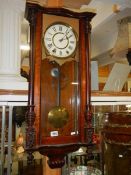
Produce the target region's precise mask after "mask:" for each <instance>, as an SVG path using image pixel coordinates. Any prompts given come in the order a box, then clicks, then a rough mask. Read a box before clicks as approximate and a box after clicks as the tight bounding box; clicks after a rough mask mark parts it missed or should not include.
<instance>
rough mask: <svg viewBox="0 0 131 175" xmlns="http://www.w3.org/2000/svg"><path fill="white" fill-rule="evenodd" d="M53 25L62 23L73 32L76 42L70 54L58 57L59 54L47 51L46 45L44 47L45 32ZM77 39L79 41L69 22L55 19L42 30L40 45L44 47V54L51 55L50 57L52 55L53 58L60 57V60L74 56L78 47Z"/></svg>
mask: <svg viewBox="0 0 131 175" xmlns="http://www.w3.org/2000/svg"><path fill="white" fill-rule="evenodd" d="M54 25H64V26H66V27H68V28H71V30H72V33H73V34H74V36H75V39H76V43H75V45H76V46H75V49H74V51H73V52H72V53H71V54H69V55H68V56H63V57H60V56H56V55H53V54H52V53H51V52H49V50H48V49H47V47H46V45H45V40H44V37H45V33H46V32H47V30H48V29H49V28H50V27H52V26H54ZM78 41H79V39H78V34H77V32H76V31H75V29H74V28H73V27H72V26H71V25H70V24H68V23H65V22H62V21H57V22H53V23H51V24H50V25H49V26H48V27H47V28H46V30H45V31H44V32H43V34H42V46H43V47H44V51H45V54H46V55H47V56H52V57H54V58H57V59H62V60H64V59H67V58H74V57H75V55H76V51H77V48H78Z"/></svg>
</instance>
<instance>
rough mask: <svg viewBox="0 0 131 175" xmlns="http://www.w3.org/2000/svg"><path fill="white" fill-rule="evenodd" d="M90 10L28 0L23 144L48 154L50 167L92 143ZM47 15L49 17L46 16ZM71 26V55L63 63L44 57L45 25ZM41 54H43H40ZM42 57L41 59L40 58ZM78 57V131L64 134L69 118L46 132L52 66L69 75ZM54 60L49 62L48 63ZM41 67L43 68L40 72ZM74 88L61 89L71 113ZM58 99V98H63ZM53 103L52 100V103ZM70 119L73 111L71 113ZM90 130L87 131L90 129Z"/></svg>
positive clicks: (50, 99) (52, 100) (51, 100)
mask: <svg viewBox="0 0 131 175" xmlns="http://www.w3.org/2000/svg"><path fill="white" fill-rule="evenodd" d="M94 15H95V14H94V13H92V12H81V13H78V12H75V11H70V10H68V9H64V8H44V7H41V6H39V5H36V4H31V3H27V7H26V18H27V19H28V21H29V24H30V47H31V50H30V84H29V102H28V107H29V108H28V112H27V129H26V147H27V150H28V151H29V150H31V151H33V150H39V152H40V153H41V154H43V155H46V156H48V157H49V161H48V164H49V166H50V167H51V168H59V167H62V166H63V165H64V157H65V155H66V154H68V153H70V152H73V151H76V150H77V149H78V148H79V147H80V146H82V145H89V144H91V132H90V129H91V109H90V108H91V107H90V96H91V92H90V91H91V88H90V84H91V83H90V32H91V25H90V22H91V19H92V18H93V17H94ZM48 18H49V19H48ZM47 19H48V20H47ZM65 20H66V22H67V23H68V24H70V25H71V26H73V27H74V28H75V30H76V32H77V34H78V37H79V41H78V48H77V51H76V54H75V56H74V57H73V58H69V59H68V61H67V60H66V61H65V62H64V63H63V62H61V61H60V62H59V59H58V63H57V61H56V60H55V59H54V60H51V59H52V58H46V56H47V57H48V55H46V53H45V52H44V51H43V48H42V35H43V32H44V30H45V29H46V27H47V26H48V25H49V24H50V23H52V22H55V21H65ZM43 55H44V56H43ZM42 57H44V59H42ZM77 58H78V59H79V61H78V63H79V64H78V69H79V70H78V72H79V76H78V79H79V93H78V94H77V95H78V98H79V106H78V108H79V112H78V119H77V123H78V124H79V125H78V133H77V134H75V135H71V134H67V133H68V132H69V130H70V129H69V128H70V127H72V123H71V120H70V122H69V123H68V124H67V126H66V127H65V128H64V129H63V130H62V134H60V135H59V136H57V137H51V136H50V135H48V132H49V130H48V129H47V128H49V127H48V125H47V127H44V126H45V125H46V123H48V121H47V119H46V117H45V116H47V114H46V112H45V111H46V110H45V109H48V108H49V107H50V106H51V105H52V106H53V105H54V101H55V98H56V94H55V92H53V89H52V91H48V90H49V87H48V84H50V81H51V80H50V79H49V76H48V75H49V72H50V71H49V72H48V70H50V69H52V68H53V67H54V66H57V67H59V68H60V69H61V70H62V73H63V74H65V73H66V75H68V77H69V79H71V81H72V79H73V76H74V62H76V61H77ZM52 62H53V63H54V64H51V63H52ZM42 71H44V72H42ZM69 71H70V72H69ZM73 95H74V91H73V89H72V88H71V86H69V87H68V88H67V91H65V92H63V98H62V99H64V100H63V102H62V103H65V106H66V108H67V109H68V111H71V112H70V113H73V112H72V110H73V108H74V105H73V106H71V105H70V104H69V103H68V102H69V100H70V96H73ZM62 99H61V101H62ZM52 103H53V104H52ZM70 116H71V119H73V114H71V115H70ZM88 131H89V132H90V133H89V132H88Z"/></svg>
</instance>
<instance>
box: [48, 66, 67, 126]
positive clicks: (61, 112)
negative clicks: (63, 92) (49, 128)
mask: <svg viewBox="0 0 131 175" xmlns="http://www.w3.org/2000/svg"><path fill="white" fill-rule="evenodd" d="M51 76H53V77H56V78H57V80H58V81H57V82H58V84H57V105H56V106H55V107H53V108H52V109H51V110H50V111H49V113H48V121H49V123H50V124H51V125H53V127H54V128H62V127H63V126H64V125H65V124H66V123H67V121H68V119H69V113H68V111H67V109H66V108H65V107H62V106H61V105H60V88H61V87H60V71H59V69H58V68H53V69H52V70H51Z"/></svg>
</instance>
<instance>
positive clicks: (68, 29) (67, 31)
mask: <svg viewBox="0 0 131 175" xmlns="http://www.w3.org/2000/svg"><path fill="white" fill-rule="evenodd" d="M70 30H71V27H69V28H67V30H66V32H65V34H64V36H63V37H62V38H61V39H60V40H59V41H60V42H62V41H63V40H64V38H65V37H66V36H67V35H68V33H69V32H70Z"/></svg>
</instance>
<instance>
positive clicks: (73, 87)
mask: <svg viewBox="0 0 131 175" xmlns="http://www.w3.org/2000/svg"><path fill="white" fill-rule="evenodd" d="M44 21H45V23H44ZM46 21H47V22H46ZM57 21H58V22H57ZM64 21H66V23H65V22H64ZM74 27H75V28H76V29H77V30H75V29H74ZM42 29H43V31H42V52H43V53H42V61H41V142H42V143H46V142H47V141H48V142H49V140H50V143H51V144H53V142H54V140H57V139H59V143H63V141H64V142H67V143H68V142H69V140H68V137H70V136H76V135H78V130H79V126H78V123H79V122H78V114H79V112H80V106H79V99H80V97H79V89H80V87H79V85H80V83H79V58H78V53H79V51H78V48H77V43H78V42H79V41H78V36H79V21H78V20H77V19H73V18H67V17H59V16H56V15H55V16H53V17H52V16H50V15H47V14H46V15H43V27H42ZM64 136H65V138H64ZM67 136H68V137H67Z"/></svg>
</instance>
